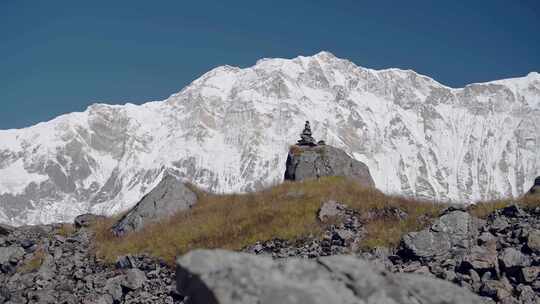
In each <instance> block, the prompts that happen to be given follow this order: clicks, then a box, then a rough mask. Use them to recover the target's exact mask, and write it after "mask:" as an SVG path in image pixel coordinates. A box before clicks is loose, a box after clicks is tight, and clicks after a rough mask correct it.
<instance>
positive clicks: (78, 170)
mask: <svg viewBox="0 0 540 304" xmlns="http://www.w3.org/2000/svg"><path fill="white" fill-rule="evenodd" d="M306 120H309V121H310V122H311V125H312V129H313V133H314V137H315V138H316V139H317V140H320V139H322V140H325V141H326V143H327V144H330V145H332V146H336V147H338V148H341V149H344V150H345V151H346V152H347V153H348V154H350V155H351V156H352V157H354V158H356V159H358V160H359V161H362V162H364V163H365V164H367V165H368V167H369V168H370V171H371V174H372V176H373V179H374V181H375V184H376V187H377V188H378V189H380V190H381V191H383V192H385V193H390V194H401V195H406V196H410V197H417V198H419V199H430V200H437V201H442V202H448V201H451V202H457V203H472V202H475V201H478V200H486V199H497V198H501V197H515V196H519V195H521V194H522V193H524V192H525V191H526V190H527V189H528V188H529V187H530V186H531V185H532V182H533V180H534V177H535V176H537V175H540V153H539V151H540V149H539V148H540V74H538V73H537V72H531V73H529V74H528V75H526V76H524V77H519V78H511V79H504V80H497V81H491V82H486V83H474V84H470V85H467V86H465V87H464V88H450V87H448V86H445V85H443V84H441V83H439V82H437V81H435V80H433V79H432V78H430V77H427V76H423V75H420V74H418V73H416V72H414V71H412V70H401V69H384V70H373V69H369V68H364V67H360V66H357V65H355V64H354V63H352V62H350V61H348V60H345V59H340V58H337V57H336V56H334V55H333V54H331V53H328V52H320V53H318V54H315V55H313V56H299V57H296V58H293V59H279V58H273V59H261V60H259V61H258V62H257V63H256V64H255V65H254V66H251V67H247V68H238V67H232V66H221V67H217V68H215V69H213V70H211V71H209V72H207V73H206V74H204V75H202V76H201V77H200V78H198V79H197V80H195V81H193V82H192V83H191V84H190V85H188V86H187V87H185V88H184V89H183V90H182V91H180V92H178V93H176V94H173V95H171V96H170V97H169V98H167V99H165V100H163V101H153V102H147V103H144V104H142V105H134V104H129V103H128V104H125V105H106V104H94V105H92V106H90V107H88V109H86V111H84V112H77V113H70V114H65V115H62V116H59V117H57V118H55V119H53V120H51V121H48V122H43V123H39V124H36V125H34V126H31V127H28V128H24V129H13V130H0V222H1V223H6V224H9V225H24V224H42V223H51V222H65V221H71V220H72V219H73V218H74V217H75V216H76V215H79V214H82V213H87V212H91V213H97V214H105V215H112V214H115V213H118V212H121V211H124V210H127V209H128V208H130V207H132V206H133V205H134V204H136V203H137V201H138V200H139V199H140V198H141V197H142V196H143V195H144V194H145V193H147V192H149V191H150V190H151V189H152V188H153V187H154V186H155V185H156V183H157V182H159V180H160V179H161V176H162V175H163V174H164V172H166V171H167V172H171V173H173V174H175V175H177V176H179V177H181V178H183V179H185V180H186V181H189V182H191V183H193V184H195V185H197V186H199V187H201V188H203V189H206V190H208V191H212V192H216V193H231V192H246V191H254V190H257V189H261V188H264V187H267V186H270V185H273V184H276V183H279V182H281V181H282V179H283V173H284V170H285V160H286V157H287V151H288V149H289V145H290V144H293V143H295V142H296V140H297V138H298V136H299V133H300V131H301V130H302V127H303V125H304V121H306Z"/></svg>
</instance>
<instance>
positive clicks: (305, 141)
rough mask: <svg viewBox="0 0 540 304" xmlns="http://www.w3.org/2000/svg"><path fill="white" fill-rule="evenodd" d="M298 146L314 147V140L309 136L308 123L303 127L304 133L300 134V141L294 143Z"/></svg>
mask: <svg viewBox="0 0 540 304" xmlns="http://www.w3.org/2000/svg"><path fill="white" fill-rule="evenodd" d="M296 144H297V145H298V146H316V145H317V144H316V143H315V138H313V137H312V136H311V126H310V125H309V121H306V124H305V125H304V131H302V134H300V140H298V142H297V143H296Z"/></svg>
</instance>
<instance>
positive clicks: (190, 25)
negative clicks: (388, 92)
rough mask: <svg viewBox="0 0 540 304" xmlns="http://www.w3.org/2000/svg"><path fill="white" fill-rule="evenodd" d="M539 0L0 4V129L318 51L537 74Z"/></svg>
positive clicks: (464, 73)
mask: <svg viewBox="0 0 540 304" xmlns="http://www.w3.org/2000/svg"><path fill="white" fill-rule="evenodd" d="M539 29H540V1H537V0H521V1H520V0H513V1H510V0H491V1H481V0H478V1H470V0H469V1H459V0H456V1H434V0H432V1H414V0H410V1H397V0H396V1H384V0H379V1H360V0H357V1H352V0H351V1H345V0H343V1H340V0H335V1H328V0H326V1H292V0H289V1H281V0H274V1H253V0H251V1H206V0H198V1H139V0H131V1H100V0H92V1H63V0H55V1H24V0H0V129H9V128H20V127H25V126H29V125H31V124H34V123H37V122H39V121H44V120H49V119H51V118H53V117H55V116H57V115H60V114H62V113H66V112H72V111H82V110H84V109H85V108H86V107H87V106H88V105H90V104H92V103H94V102H106V103H122V104H123V103H126V102H133V103H141V102H144V101H148V100H161V99H164V98H166V97H168V96H169V95H170V94H172V93H174V92H177V91H180V90H181V89H182V88H183V87H184V86H185V85H187V84H189V83H190V82H191V81H192V80H194V79H196V78H197V77H198V76H200V75H201V74H203V73H204V72H206V71H208V70H209V69H211V68H213V67H215V66H218V65H223V64H229V65H234V66H240V67H245V66H250V65H253V64H254V63H255V62H256V61H257V59H259V58H262V57H286V58H291V57H296V56H297V55H311V54H314V53H317V52H319V51H321V50H327V51H330V52H332V53H334V54H335V55H336V56H338V57H342V58H347V59H350V60H352V61H353V62H355V63H356V64H358V65H361V66H364V67H370V68H376V69H379V68H387V67H399V68H410V69H413V70H416V71H417V72H419V73H422V74H426V75H428V76H431V77H433V78H435V79H436V80H438V81H440V82H442V83H444V84H446V85H449V86H452V87H460V86H463V85H465V84H467V83H471V82H482V81H489V80H495V79H500V78H508V77H515V76H523V75H526V74H527V73H528V72H531V71H540V33H539Z"/></svg>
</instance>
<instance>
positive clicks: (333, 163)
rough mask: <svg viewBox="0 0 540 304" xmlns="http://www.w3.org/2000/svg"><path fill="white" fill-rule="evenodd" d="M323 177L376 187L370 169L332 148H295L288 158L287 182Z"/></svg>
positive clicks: (339, 150) (326, 146)
mask: <svg viewBox="0 0 540 304" xmlns="http://www.w3.org/2000/svg"><path fill="white" fill-rule="evenodd" d="M322 176H344V177H348V178H351V179H353V180H356V181H358V183H360V184H361V185H363V186H365V187H374V186H375V184H374V182H373V178H372V177H371V174H370V173H369V168H368V167H367V166H366V165H365V164H364V163H362V162H360V161H358V160H356V159H354V158H352V157H350V156H349V155H347V153H345V152H344V151H343V150H341V149H338V148H335V147H332V146H328V145H325V146H314V147H310V146H293V148H291V151H290V152H289V155H288V156H287V163H286V170H285V180H292V181H302V180H306V179H316V178H319V177H322Z"/></svg>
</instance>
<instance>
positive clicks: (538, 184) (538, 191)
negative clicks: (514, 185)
mask: <svg viewBox="0 0 540 304" xmlns="http://www.w3.org/2000/svg"><path fill="white" fill-rule="evenodd" d="M529 194H530V195H535V196H539V197H540V176H538V177H537V178H536V179H535V180H534V185H533V186H532V187H531V190H529Z"/></svg>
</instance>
